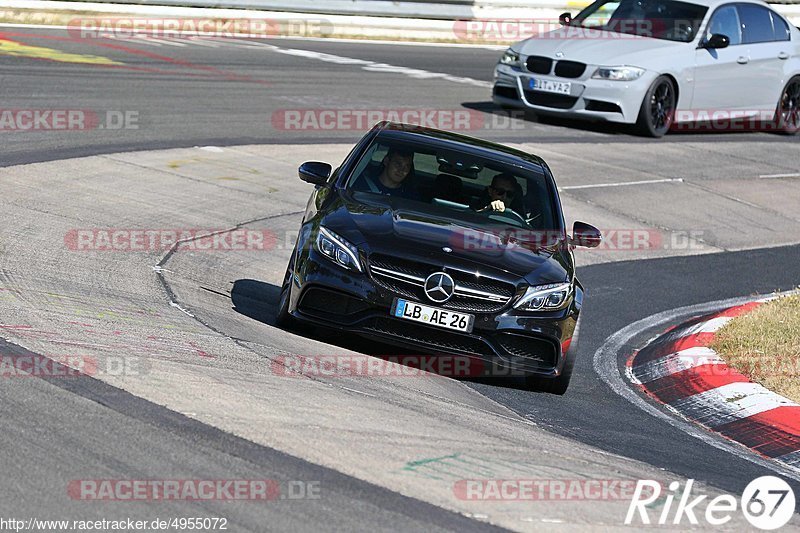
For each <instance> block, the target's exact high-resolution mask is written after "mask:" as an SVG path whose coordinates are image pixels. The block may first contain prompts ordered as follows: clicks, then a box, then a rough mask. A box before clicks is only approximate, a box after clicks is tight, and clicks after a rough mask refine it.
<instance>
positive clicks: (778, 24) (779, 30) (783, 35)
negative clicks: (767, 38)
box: [769, 11, 792, 41]
mask: <svg viewBox="0 0 800 533" xmlns="http://www.w3.org/2000/svg"><path fill="white" fill-rule="evenodd" d="M769 14H770V16H771V17H772V27H773V28H775V40H776V41H791V40H792V32H791V31H790V30H789V25H788V24H786V21H785V20H783V19H782V18H781V17H780V15H778V14H777V13H775V12H774V11H770V12H769Z"/></svg>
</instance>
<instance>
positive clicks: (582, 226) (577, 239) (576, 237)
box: [570, 222, 603, 248]
mask: <svg viewBox="0 0 800 533" xmlns="http://www.w3.org/2000/svg"><path fill="white" fill-rule="evenodd" d="M602 240H603V236H602V235H601V234H600V230H599V229H597V228H595V227H594V226H590V225H589V224H587V223H585V222H575V225H573V226H572V238H571V239H570V242H571V243H572V244H573V245H575V246H584V247H586V248H596V247H598V246H600V241H602Z"/></svg>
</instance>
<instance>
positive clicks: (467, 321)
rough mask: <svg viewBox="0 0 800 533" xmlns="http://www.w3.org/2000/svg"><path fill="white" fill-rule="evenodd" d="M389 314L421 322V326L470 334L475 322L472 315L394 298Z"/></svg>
mask: <svg viewBox="0 0 800 533" xmlns="http://www.w3.org/2000/svg"><path fill="white" fill-rule="evenodd" d="M391 314H392V316H395V317H397V318H403V319H406V320H413V321H415V322H422V323H423V324H428V325H431V326H437V327H440V328H447V329H455V330H457V331H463V332H465V333H471V332H472V324H473V322H474V321H475V316H474V315H468V314H466V313H456V312H455V311H450V310H447V309H439V308H438V307H430V306H427V305H422V304H418V303H416V302H409V301H408V300H403V299H402V298H395V300H394V303H393V304H392V311H391Z"/></svg>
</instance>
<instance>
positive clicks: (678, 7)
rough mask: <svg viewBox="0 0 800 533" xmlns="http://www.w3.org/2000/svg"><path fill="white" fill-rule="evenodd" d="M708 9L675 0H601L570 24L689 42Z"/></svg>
mask: <svg viewBox="0 0 800 533" xmlns="http://www.w3.org/2000/svg"><path fill="white" fill-rule="evenodd" d="M707 10H708V8H706V7H705V6H700V5H697V4H690V3H688V2H677V1H675V0H598V1H597V2H595V3H593V4H591V5H590V6H589V7H587V8H586V9H584V10H583V11H581V12H580V13H579V14H578V15H577V16H576V17H575V18H574V19H573V20H572V22H571V23H570V26H577V27H580V28H587V29H598V30H603V31H608V32H615V33H621V34H628V35H636V36H639V37H652V38H654V39H665V40H668V41H679V42H686V43H688V42H691V41H693V40H694V37H695V35H697V31H698V29H699V28H700V23H701V22H702V20H703V17H704V16H705V14H706V11H707Z"/></svg>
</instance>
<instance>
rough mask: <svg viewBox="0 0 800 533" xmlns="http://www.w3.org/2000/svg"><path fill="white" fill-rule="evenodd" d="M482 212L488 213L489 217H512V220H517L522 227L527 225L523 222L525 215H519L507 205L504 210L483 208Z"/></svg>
mask: <svg viewBox="0 0 800 533" xmlns="http://www.w3.org/2000/svg"><path fill="white" fill-rule="evenodd" d="M482 212H483V213H486V214H488V215H489V218H492V217H498V216H499V217H505V218H510V219H512V220H514V221H516V222H519V223H520V224H521V225H522V227H525V226H527V225H528V224H527V222H525V217H523V216H522V215H520V214H519V213H517V212H516V211H514V210H513V209H510V208H508V207H506V210H505V211H485V210H484V211H482Z"/></svg>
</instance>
